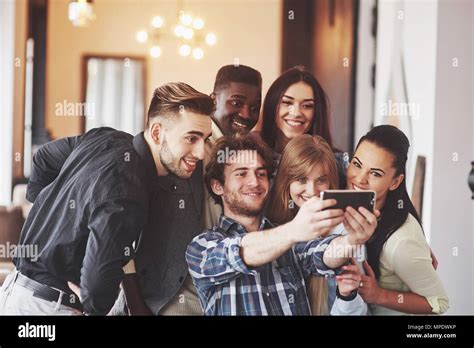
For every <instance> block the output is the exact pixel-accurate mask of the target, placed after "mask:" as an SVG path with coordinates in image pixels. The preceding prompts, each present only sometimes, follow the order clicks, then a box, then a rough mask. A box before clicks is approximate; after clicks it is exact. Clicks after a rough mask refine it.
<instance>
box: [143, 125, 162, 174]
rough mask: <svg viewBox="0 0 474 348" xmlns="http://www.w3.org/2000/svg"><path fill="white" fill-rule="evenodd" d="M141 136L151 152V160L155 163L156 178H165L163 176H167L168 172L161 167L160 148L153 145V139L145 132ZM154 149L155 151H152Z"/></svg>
mask: <svg viewBox="0 0 474 348" xmlns="http://www.w3.org/2000/svg"><path fill="white" fill-rule="evenodd" d="M143 136H144V138H145V142H146V143H147V145H148V147H149V148H150V150H151V155H152V156H153V160H154V162H155V166H156V171H157V173H158V176H165V175H168V171H167V170H166V168H165V166H164V165H163V163H161V159H160V151H159V149H160V146H159V145H158V144H155V142H154V141H153V139H152V138H151V136H150V133H149V132H147V131H145V132H144V133H143ZM154 149H156V150H155V151H153V150H154Z"/></svg>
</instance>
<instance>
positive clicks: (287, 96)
mask: <svg viewBox="0 0 474 348" xmlns="http://www.w3.org/2000/svg"><path fill="white" fill-rule="evenodd" d="M283 97H285V98H288V99H291V100H295V98H293V97H290V96H289V95H286V94H284V95H283ZM303 101H313V102H314V99H313V98H309V99H303Z"/></svg>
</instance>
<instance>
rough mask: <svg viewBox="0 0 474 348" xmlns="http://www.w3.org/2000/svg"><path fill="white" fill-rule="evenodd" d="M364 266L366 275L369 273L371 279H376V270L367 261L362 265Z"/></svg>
mask: <svg viewBox="0 0 474 348" xmlns="http://www.w3.org/2000/svg"><path fill="white" fill-rule="evenodd" d="M362 265H363V266H364V270H365V273H367V275H368V276H369V277H371V278H375V273H374V270H373V269H372V267H371V266H370V265H369V263H368V262H367V261H364V262H363V263H362Z"/></svg>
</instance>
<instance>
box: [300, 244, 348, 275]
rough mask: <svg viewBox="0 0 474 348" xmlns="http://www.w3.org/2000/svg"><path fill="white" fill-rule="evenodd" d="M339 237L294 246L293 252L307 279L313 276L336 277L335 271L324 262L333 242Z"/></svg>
mask: <svg viewBox="0 0 474 348" xmlns="http://www.w3.org/2000/svg"><path fill="white" fill-rule="evenodd" d="M337 237H339V236H338V235H330V236H328V237H325V238H318V239H314V240H311V241H309V242H300V243H296V244H295V245H294V246H293V252H294V253H295V255H296V257H297V258H298V260H299V264H300V266H301V268H302V270H303V275H304V277H305V278H306V277H307V276H309V275H311V274H313V275H317V276H326V275H328V276H329V275H334V270H333V269H331V268H329V267H328V266H326V264H325V263H324V262H323V255H324V252H325V251H326V249H327V247H328V246H329V244H330V243H331V241H332V240H333V239H336V238H337Z"/></svg>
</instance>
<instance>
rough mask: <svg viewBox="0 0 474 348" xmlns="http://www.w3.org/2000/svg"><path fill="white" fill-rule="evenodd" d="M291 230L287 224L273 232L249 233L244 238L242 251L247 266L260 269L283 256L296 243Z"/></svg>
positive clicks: (272, 230)
mask: <svg viewBox="0 0 474 348" xmlns="http://www.w3.org/2000/svg"><path fill="white" fill-rule="evenodd" d="M290 229H291V225H290V224H285V225H282V226H279V227H276V228H273V229H271V230H264V231H258V232H252V233H247V234H246V235H245V236H244V237H243V238H242V243H241V249H240V256H241V257H242V259H243V260H244V262H245V264H246V265H248V266H250V267H258V266H261V265H264V264H266V263H269V262H271V261H273V260H275V259H277V258H278V257H279V256H281V255H282V254H283V253H284V252H285V251H287V250H288V249H290V248H291V246H292V245H293V244H294V243H295V242H294V241H293V240H292V238H291V231H290Z"/></svg>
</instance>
